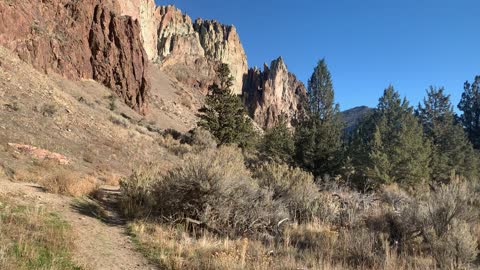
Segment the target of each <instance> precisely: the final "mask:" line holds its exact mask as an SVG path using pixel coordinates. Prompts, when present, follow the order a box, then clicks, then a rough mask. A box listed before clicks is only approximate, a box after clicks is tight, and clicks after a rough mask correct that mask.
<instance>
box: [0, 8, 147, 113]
mask: <svg viewBox="0 0 480 270" xmlns="http://www.w3.org/2000/svg"><path fill="white" fill-rule="evenodd" d="M116 14H120V12H119V6H118V3H116V2H113V0H82V1H75V0H43V1H38V0H21V1H20V0H12V1H8V2H7V1H2V2H0V45H2V46H5V47H7V48H9V49H11V50H13V51H14V52H16V53H17V54H18V55H19V56H20V58H21V59H22V60H24V61H26V62H29V63H31V64H32V65H33V66H34V67H35V68H37V69H40V70H43V71H44V72H47V73H48V72H55V73H59V74H61V75H63V76H65V77H67V78H69V79H79V78H87V79H94V80H97V81H98V82H100V83H102V84H104V85H105V86H107V87H109V88H111V89H112V90H114V91H115V93H116V94H117V95H119V96H121V97H122V98H123V99H124V100H125V102H126V103H127V104H128V105H129V106H130V107H132V108H134V109H136V110H138V111H140V112H145V110H146V103H145V98H146V95H147V94H148V90H149V84H148V82H147V80H146V70H147V66H148V61H147V60H148V58H147V56H146V53H145V50H144V49H143V46H142V40H141V34H140V27H139V24H138V22H137V21H134V20H133V19H131V18H129V17H122V16H117V15H116Z"/></svg>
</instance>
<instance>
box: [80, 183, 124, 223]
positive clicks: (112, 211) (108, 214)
mask: <svg viewBox="0 0 480 270" xmlns="http://www.w3.org/2000/svg"><path fill="white" fill-rule="evenodd" d="M118 196H119V192H118V191H115V190H111V189H106V188H101V189H99V190H98V191H97V192H96V193H95V194H94V195H92V196H89V197H86V198H82V199H77V200H75V201H74V202H73V203H72V204H71V208H72V209H73V210H74V211H76V212H77V213H80V214H82V215H85V216H88V217H92V218H96V219H98V220H100V221H102V222H103V223H105V224H107V225H110V226H122V225H125V224H126V220H125V219H124V218H122V217H121V215H120V214H119V213H118V204H117V202H118Z"/></svg>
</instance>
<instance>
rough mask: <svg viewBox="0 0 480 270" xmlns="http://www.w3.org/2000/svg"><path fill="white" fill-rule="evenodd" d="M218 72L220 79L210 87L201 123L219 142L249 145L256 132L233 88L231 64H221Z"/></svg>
mask: <svg viewBox="0 0 480 270" xmlns="http://www.w3.org/2000/svg"><path fill="white" fill-rule="evenodd" d="M217 76H218V79H219V82H220V83H219V84H217V83H214V84H213V85H212V86H210V87H209V93H208V95H207V97H206V99H205V106H203V107H202V108H201V109H200V115H199V117H200V121H199V123H198V125H199V126H201V127H203V128H205V129H206V130H208V131H210V133H211V134H212V135H213V136H214V137H215V138H216V139H217V140H218V144H219V146H221V145H225V144H237V145H239V146H240V147H242V148H247V147H249V146H251V144H252V143H253V142H254V140H255V138H254V137H255V133H254V130H253V125H252V121H251V119H250V118H249V117H248V116H247V112H246V109H245V107H244V105H243V103H242V101H241V99H240V97H238V96H236V95H235V94H233V93H232V91H231V87H232V85H233V77H232V76H231V75H230V69H229V68H228V65H226V64H221V65H220V67H219V68H218V70H217Z"/></svg>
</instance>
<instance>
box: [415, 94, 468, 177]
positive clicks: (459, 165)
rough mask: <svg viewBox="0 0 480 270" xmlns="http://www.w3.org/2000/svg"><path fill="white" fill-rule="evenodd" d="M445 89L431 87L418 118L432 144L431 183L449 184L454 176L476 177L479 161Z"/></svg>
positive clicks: (420, 106)
mask: <svg viewBox="0 0 480 270" xmlns="http://www.w3.org/2000/svg"><path fill="white" fill-rule="evenodd" d="M444 90H445V89H444V88H439V89H436V88H434V87H430V89H429V90H427V97H426V98H425V99H424V100H423V105H422V104H419V105H418V109H417V111H416V115H417V116H418V118H419V119H420V122H421V124H422V125H423V129H424V132H425V134H426V136H427V137H428V138H429V139H430V141H431V142H432V155H431V168H432V180H434V181H436V182H444V183H445V182H448V181H449V180H450V179H451V177H452V175H459V176H463V177H467V178H469V179H472V178H475V177H476V176H477V166H476V164H477V157H476V155H475V152H474V150H473V147H472V144H471V143H470V141H469V140H468V138H467V137H466V134H465V132H464V131H463V128H462V127H461V126H460V125H459V124H457V123H456V121H455V113H454V111H453V106H452V104H451V102H450V96H449V95H446V94H445V93H444Z"/></svg>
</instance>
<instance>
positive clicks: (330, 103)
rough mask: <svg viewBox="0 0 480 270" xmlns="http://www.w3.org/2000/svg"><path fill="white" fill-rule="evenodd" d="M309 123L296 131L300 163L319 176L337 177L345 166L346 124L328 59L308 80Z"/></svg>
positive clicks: (302, 124) (306, 122)
mask: <svg viewBox="0 0 480 270" xmlns="http://www.w3.org/2000/svg"><path fill="white" fill-rule="evenodd" d="M308 94H309V103H308V107H307V114H308V117H306V119H305V120H303V121H302V122H300V123H299V125H298V126H297V128H296V132H295V148H296V154H295V157H296V161H297V163H298V165H300V166H301V167H303V168H305V169H306V170H309V171H311V172H312V173H313V174H314V175H315V176H323V175H325V174H328V175H335V174H338V173H339V170H340V167H341V153H342V151H341V150H342V140H341V136H342V122H341V119H340V112H339V105H338V104H335V93H334V89H333V83H332V79H331V75H330V71H329V70H328V67H327V64H326V62H325V60H324V59H323V60H321V61H319V62H318V65H317V66H316V67H315V69H314V71H313V74H312V76H311V78H310V79H309V81H308Z"/></svg>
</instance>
